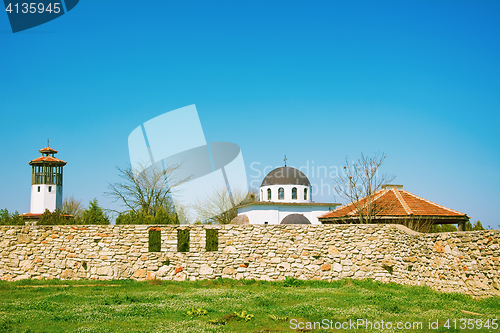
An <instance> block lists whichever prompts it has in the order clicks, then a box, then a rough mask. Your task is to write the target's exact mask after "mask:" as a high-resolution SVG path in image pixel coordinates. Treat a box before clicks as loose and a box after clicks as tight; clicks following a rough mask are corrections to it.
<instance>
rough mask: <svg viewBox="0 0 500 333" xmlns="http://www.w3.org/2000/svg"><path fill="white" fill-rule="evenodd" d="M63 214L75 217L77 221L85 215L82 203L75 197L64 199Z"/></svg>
mask: <svg viewBox="0 0 500 333" xmlns="http://www.w3.org/2000/svg"><path fill="white" fill-rule="evenodd" d="M62 212H63V213H64V214H68V215H73V216H74V217H75V219H76V220H79V219H80V218H81V217H82V214H83V206H82V201H81V200H77V199H75V198H74V197H73V196H70V197H66V198H64V201H63V205H62Z"/></svg>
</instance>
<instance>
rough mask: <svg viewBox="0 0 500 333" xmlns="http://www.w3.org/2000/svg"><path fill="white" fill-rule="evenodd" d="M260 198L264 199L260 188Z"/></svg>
mask: <svg viewBox="0 0 500 333" xmlns="http://www.w3.org/2000/svg"><path fill="white" fill-rule="evenodd" d="M260 200H264V192H262V190H260Z"/></svg>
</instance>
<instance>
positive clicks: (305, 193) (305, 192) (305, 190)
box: [304, 188, 307, 200]
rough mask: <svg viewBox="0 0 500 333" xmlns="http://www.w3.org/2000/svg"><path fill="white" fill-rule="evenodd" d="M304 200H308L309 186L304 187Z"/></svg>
mask: <svg viewBox="0 0 500 333" xmlns="http://www.w3.org/2000/svg"><path fill="white" fill-rule="evenodd" d="M304 200H307V188H305V189H304Z"/></svg>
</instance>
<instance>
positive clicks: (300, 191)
mask: <svg viewBox="0 0 500 333" xmlns="http://www.w3.org/2000/svg"><path fill="white" fill-rule="evenodd" d="M280 188H283V190H284V194H285V197H284V199H279V197H278V194H279V189H280ZM293 188H296V189H297V199H292V189H293ZM268 189H271V200H269V199H268V191H267V190H268ZM304 190H307V196H306V199H304ZM260 201H267V202H270V201H272V202H291V203H294V202H300V203H303V202H311V187H310V186H304V185H270V186H262V187H261V188H260Z"/></svg>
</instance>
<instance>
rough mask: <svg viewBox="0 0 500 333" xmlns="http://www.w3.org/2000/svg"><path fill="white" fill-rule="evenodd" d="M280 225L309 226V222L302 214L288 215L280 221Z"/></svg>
mask: <svg viewBox="0 0 500 333" xmlns="http://www.w3.org/2000/svg"><path fill="white" fill-rule="evenodd" d="M281 224H311V222H310V221H309V220H308V219H307V217H305V216H304V215H302V214H290V215H287V217H285V218H284V219H283V220H282V221H281Z"/></svg>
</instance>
